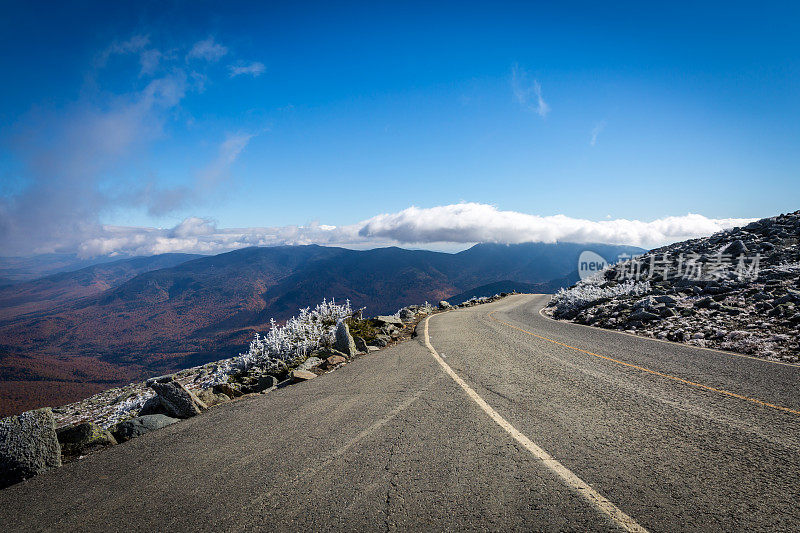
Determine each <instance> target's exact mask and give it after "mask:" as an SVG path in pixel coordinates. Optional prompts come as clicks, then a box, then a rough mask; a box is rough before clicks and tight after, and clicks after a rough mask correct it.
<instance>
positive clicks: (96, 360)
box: [0, 243, 639, 412]
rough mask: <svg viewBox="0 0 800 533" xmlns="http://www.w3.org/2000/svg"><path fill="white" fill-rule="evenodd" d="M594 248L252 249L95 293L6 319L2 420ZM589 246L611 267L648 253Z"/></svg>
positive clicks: (526, 279)
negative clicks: (346, 307) (310, 321)
mask: <svg viewBox="0 0 800 533" xmlns="http://www.w3.org/2000/svg"><path fill="white" fill-rule="evenodd" d="M586 247H587V246H586V245H575V244H568V243H559V244H547V245H545V244H522V245H513V246H506V245H478V246H475V247H473V248H471V249H469V250H466V251H464V252H461V253H458V254H448V253H440V252H430V251H420V250H406V249H401V248H380V249H375V250H364V251H359V250H349V249H343V248H333V247H321V246H313V245H312V246H285V247H274V248H247V249H242V250H236V251H233V252H229V253H225V254H220V255H216V256H210V257H200V258H197V259H193V260H190V261H186V262H182V263H180V264H178V265H176V266H172V267H169V268H162V269H158V270H152V271H149V272H145V273H142V274H139V275H136V276H134V277H132V278H131V279H129V280H127V281H125V282H124V283H121V284H119V285H117V286H114V287H111V288H109V289H108V290H105V291H103V292H100V293H97V294H94V295H93V296H88V297H81V298H77V299H72V300H68V301H65V302H60V303H59V304H58V305H56V306H54V307H53V308H51V309H36V310H33V311H31V312H27V313H26V314H19V313H17V314H15V315H13V316H10V317H8V318H6V319H5V320H0V402H2V406H0V411H4V412H8V410H9V409H11V408H10V407H7V406H10V405H14V406H16V407H14V408H13V409H14V410H18V409H19V407H20V406H22V405H23V404H24V406H26V407H28V406H30V405H31V404H28V403H25V402H27V401H28V398H33V397H41V396H42V395H44V396H48V395H53V394H60V393H61V392H60V391H67V392H66V393H65V394H67V395H66V396H64V397H58V398H57V399H56V398H53V399H52V400H51V401H50V402H49V403H64V402H66V401H69V400H72V399H76V398H78V397H80V396H82V395H85V392H78V391H79V390H80V391H84V390H86V391H88V392H96V391H97V390H102V389H105V388H108V384H109V383H123V382H128V381H133V380H140V379H142V378H145V377H148V376H151V375H155V374H159V373H164V372H168V371H173V370H177V369H180V368H185V367H188V366H194V365H197V364H201V363H204V362H207V361H212V360H217V359H222V358H225V357H229V356H231V355H235V354H236V353H238V352H239V351H241V349H242V348H244V347H245V346H246V345H247V343H248V342H249V340H250V338H251V337H252V335H253V333H254V332H255V331H264V330H265V329H266V328H267V327H268V324H269V320H270V318H275V319H276V320H283V319H285V318H288V317H289V316H292V315H294V314H295V313H296V312H297V310H298V308H301V307H305V306H307V305H309V304H313V303H316V302H319V301H321V300H322V299H323V298H335V299H336V300H339V301H343V300H345V299H350V300H351V302H352V304H353V306H354V307H356V308H359V307H367V311H368V313H370V314H384V313H392V312H394V311H395V310H397V309H398V308H400V307H403V306H405V305H409V304H414V303H418V302H422V301H425V300H428V301H432V302H436V301H438V300H440V299H444V298H447V297H448V296H450V295H454V294H457V293H461V292H463V291H465V290H468V289H471V288H473V287H476V286H479V285H484V284H487V283H493V282H498V281H504V280H514V281H518V282H522V283H541V282H542V281H546V280H548V279H550V277H551V276H555V277H563V276H566V275H569V273H570V272H572V271H574V270H575V266H576V264H577V258H578V255H579V254H580V251H581V250H583V249H585V248H586ZM590 248H591V249H594V250H596V251H598V252H600V253H605V254H606V255H607V257H608V259H614V258H616V256H617V255H618V254H620V253H630V252H631V251H639V249H636V248H629V247H603V246H599V247H595V246H590ZM20 305H22V304H20V303H17V306H18V307H19V306H20ZM31 305H33V304H31ZM38 403H42V402H38V401H37V402H36V404H38Z"/></svg>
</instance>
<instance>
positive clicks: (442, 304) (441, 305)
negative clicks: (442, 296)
mask: <svg viewBox="0 0 800 533" xmlns="http://www.w3.org/2000/svg"><path fill="white" fill-rule="evenodd" d="M451 307H452V305H450V304H449V303H447V302H446V301H445V300H442V301H441V302H439V309H450V308H451Z"/></svg>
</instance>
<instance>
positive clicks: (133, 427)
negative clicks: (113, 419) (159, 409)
mask: <svg viewBox="0 0 800 533" xmlns="http://www.w3.org/2000/svg"><path fill="white" fill-rule="evenodd" d="M175 422H178V419H177V418H172V417H169V416H167V415H146V416H138V417H136V418H131V419H130V420H125V421H123V422H120V423H118V424H116V425H115V426H114V427H112V428H111V434H112V435H113V436H114V438H115V439H117V442H125V441H128V440H131V439H135V438H136V437H140V436H142V435H144V434H145V433H148V432H150V431H155V430H157V429H161V428H164V427H167V426H169V425H170V424H174V423H175Z"/></svg>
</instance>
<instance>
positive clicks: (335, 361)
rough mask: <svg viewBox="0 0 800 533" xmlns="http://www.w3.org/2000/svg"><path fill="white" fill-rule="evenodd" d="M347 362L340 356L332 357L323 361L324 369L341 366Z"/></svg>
mask: <svg viewBox="0 0 800 533" xmlns="http://www.w3.org/2000/svg"><path fill="white" fill-rule="evenodd" d="M346 362H347V359H345V358H344V357H342V356H341V355H332V356H330V357H328V358H327V359H325V368H333V367H335V366H338V365H342V364H344V363H346Z"/></svg>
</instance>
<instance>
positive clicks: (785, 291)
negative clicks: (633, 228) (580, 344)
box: [548, 211, 800, 362]
mask: <svg viewBox="0 0 800 533" xmlns="http://www.w3.org/2000/svg"><path fill="white" fill-rule="evenodd" d="M798 243H800V211H796V212H794V213H789V214H785V215H780V216H776V217H771V218H765V219H762V220H759V221H756V222H753V223H751V224H748V225H747V226H745V227H743V228H734V229H732V230H729V231H725V232H721V233H717V234H715V235H712V236H711V237H708V238H704V239H693V240H689V241H685V242H680V243H677V244H673V245H670V246H666V247H663V248H659V249H656V250H652V251H650V252H649V253H648V254H646V255H643V256H641V257H640V258H638V259H637V260H633V261H628V262H626V263H622V264H618V265H616V266H614V267H612V268H610V269H609V270H607V271H606V272H605V273H604V275H603V276H602V277H599V278H596V279H590V280H586V281H582V282H580V283H578V284H577V285H575V286H574V287H572V288H570V289H569V290H567V291H564V292H562V293H559V294H557V295H556V296H555V297H554V298H553V300H552V302H551V303H550V306H549V308H548V309H549V312H550V313H551V314H552V315H553V316H554V317H555V318H563V319H568V320H573V321H575V322H578V323H581V324H589V325H593V326H599V327H605V328H614V329H623V330H629V331H633V332H637V333H640V334H643V335H647V336H654V337H657V338H660V339H667V340H671V341H679V342H687V343H689V344H693V345H696V346H703V347H710V348H721V349H725V350H731V351H736V352H739V353H743V354H748V355H752V356H756V357H765V358H769V359H776V360H782V361H787V362H797V361H798V360H800V348H799V347H798V338H799V335H798V334H799V333H800V245H799V244H798Z"/></svg>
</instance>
